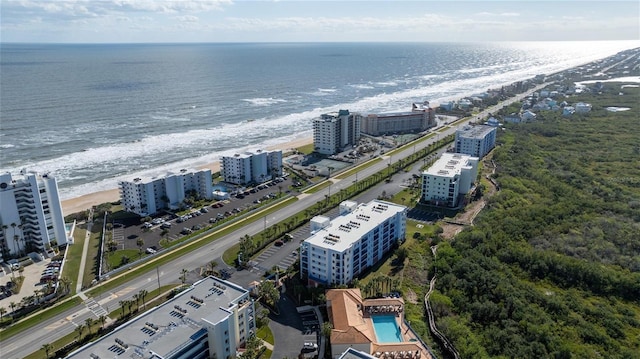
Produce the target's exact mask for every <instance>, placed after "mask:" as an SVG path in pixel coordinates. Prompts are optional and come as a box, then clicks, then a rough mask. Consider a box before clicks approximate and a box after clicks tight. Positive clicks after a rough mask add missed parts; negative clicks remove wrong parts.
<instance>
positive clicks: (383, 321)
mask: <svg viewBox="0 0 640 359" xmlns="http://www.w3.org/2000/svg"><path fill="white" fill-rule="evenodd" d="M371 320H372V321H373V329H374V330H375V331H376V337H377V338H378V343H399V342H402V334H401V333H400V328H399V327H398V324H397V323H396V316H395V315H374V316H372V317H371Z"/></svg>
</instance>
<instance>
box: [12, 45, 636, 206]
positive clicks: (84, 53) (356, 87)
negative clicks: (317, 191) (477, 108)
mask: <svg viewBox="0 0 640 359" xmlns="http://www.w3.org/2000/svg"><path fill="white" fill-rule="evenodd" d="M634 46H637V43H636V42H520V43H225V44H99V45H97V44H96V45H90V44H81V45H80V44H73V45H69V44H7V43H2V44H0V171H2V172H6V171H9V172H12V173H18V172H19V171H20V170H22V169H26V170H29V171H37V172H40V173H50V174H52V175H54V176H55V177H56V178H57V180H58V186H59V189H60V194H61V197H62V199H69V198H74V197H78V196H80V195H84V194H87V193H92V192H96V191H99V190H104V189H112V188H116V187H117V183H118V181H119V180H123V179H124V180H130V179H133V178H134V177H135V176H156V175H163V174H164V173H166V172H168V171H176V170H179V169H181V168H195V167H199V166H203V165H206V164H210V163H212V162H215V161H217V160H218V159H219V158H220V157H221V156H224V155H232V154H234V153H238V152H241V151H245V150H247V149H258V148H265V147H267V146H272V145H277V144H280V143H286V142H290V141H292V140H295V139H299V138H307V137H310V136H312V122H311V120H312V119H313V118H315V117H318V116H319V115H321V114H322V113H327V112H332V111H336V110H339V109H348V110H350V111H352V112H361V113H363V114H368V113H385V112H398V111H408V110H410V107H411V103H413V102H422V101H424V100H428V101H430V102H431V104H432V105H436V104H438V103H439V102H441V101H445V100H450V99H458V98H460V97H462V96H466V95H472V94H476V93H480V92H484V91H485V90H487V89H489V88H496V87H499V86H501V85H504V84H509V83H512V82H514V81H518V80H523V79H528V78H531V77H533V76H535V75H536V74H549V73H553V72H557V71H560V70H564V69H567V68H570V67H574V66H576V65H580V64H584V63H587V62H590V61H593V60H596V59H601V58H605V57H607V56H610V55H613V54H615V53H617V52H619V51H622V50H625V49H629V48H632V47H634Z"/></svg>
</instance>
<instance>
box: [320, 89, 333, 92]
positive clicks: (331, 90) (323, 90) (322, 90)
mask: <svg viewBox="0 0 640 359" xmlns="http://www.w3.org/2000/svg"><path fill="white" fill-rule="evenodd" d="M318 91H320V92H336V91H337V90H336V89H323V88H319V89H318Z"/></svg>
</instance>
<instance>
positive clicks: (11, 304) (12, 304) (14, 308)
mask: <svg viewBox="0 0 640 359" xmlns="http://www.w3.org/2000/svg"><path fill="white" fill-rule="evenodd" d="M9 306H10V307H11V313H13V312H15V311H16V302H11V303H9Z"/></svg>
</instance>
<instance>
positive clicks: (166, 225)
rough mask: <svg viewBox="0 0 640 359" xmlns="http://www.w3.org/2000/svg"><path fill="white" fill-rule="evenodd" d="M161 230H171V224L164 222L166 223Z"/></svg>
mask: <svg viewBox="0 0 640 359" xmlns="http://www.w3.org/2000/svg"><path fill="white" fill-rule="evenodd" d="M160 228H162V229H169V228H171V222H164V223H163V224H162V225H161V226H160Z"/></svg>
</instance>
